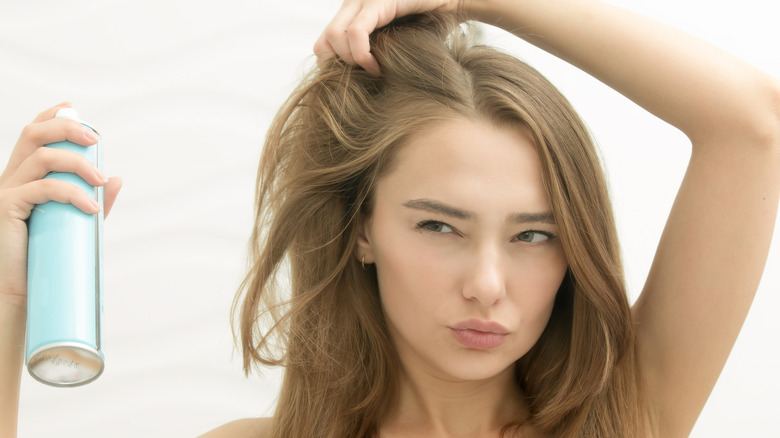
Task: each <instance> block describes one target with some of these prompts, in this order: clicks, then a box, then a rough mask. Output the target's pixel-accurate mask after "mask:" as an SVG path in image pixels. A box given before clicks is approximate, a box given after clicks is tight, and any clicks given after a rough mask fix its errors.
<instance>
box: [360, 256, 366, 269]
mask: <svg viewBox="0 0 780 438" xmlns="http://www.w3.org/2000/svg"><path fill="white" fill-rule="evenodd" d="M360 266H362V267H363V270H364V271H365V270H366V256H363V257H361V259H360Z"/></svg>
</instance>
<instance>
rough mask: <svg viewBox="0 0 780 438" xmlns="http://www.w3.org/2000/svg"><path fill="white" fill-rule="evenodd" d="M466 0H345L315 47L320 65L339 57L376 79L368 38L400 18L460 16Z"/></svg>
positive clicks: (377, 68) (376, 67)
mask: <svg viewBox="0 0 780 438" xmlns="http://www.w3.org/2000/svg"><path fill="white" fill-rule="evenodd" d="M463 1H464V0H344V3H343V4H342V5H341V9H340V10H339V11H338V13H336V16H335V17H334V18H333V20H331V22H330V24H328V26H327V27H326V28H325V30H324V31H323V32H322V35H321V36H320V38H319V39H318V40H317V42H316V43H315V44H314V54H315V55H317V62H318V63H322V62H324V61H326V60H328V59H329V58H331V57H333V56H338V57H339V58H341V59H342V60H344V61H345V62H347V63H348V64H352V65H356V64H357V65H359V66H361V67H363V68H364V69H365V70H366V71H368V72H369V73H371V74H373V75H379V73H380V69H379V64H378V63H377V62H376V59H375V58H374V56H373V55H372V54H371V48H370V47H369V43H368V36H369V35H370V34H371V32H373V31H374V30H375V29H378V28H380V27H382V26H384V25H386V24H388V23H390V22H391V21H393V20H394V19H396V18H400V17H403V16H406V15H410V14H419V13H423V12H431V11H447V12H456V11H458V10H460V9H461V3H462V2H463Z"/></svg>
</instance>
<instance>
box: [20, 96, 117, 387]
mask: <svg viewBox="0 0 780 438" xmlns="http://www.w3.org/2000/svg"><path fill="white" fill-rule="evenodd" d="M56 117H64V118H70V119H75V120H78V116H77V114H76V112H75V111H74V110H73V109H71V108H64V109H61V110H60V111H58V112H57V116H56ZM81 123H82V124H83V125H84V126H86V127H87V128H89V129H92V130H93V131H94V129H93V128H92V127H91V126H89V125H88V124H86V123H84V122H81ZM96 132H97V131H96ZM44 147H50V148H59V149H67V150H70V151H74V152H76V153H79V154H81V155H83V156H85V157H87V158H88V159H89V160H90V161H92V162H93V163H95V164H96V165H97V166H98V168H101V169H102V163H103V157H102V147H101V144H100V142H98V143H97V144H96V145H93V146H88V147H84V146H79V145H76V144H73V143H71V142H68V141H64V142H59V143H53V144H49V145H46V146H44ZM45 178H57V179H60V180H63V181H67V182H69V183H72V184H74V185H76V186H78V187H79V188H81V189H82V190H84V191H85V192H86V193H87V194H89V195H90V196H92V197H93V199H95V200H97V202H98V203H99V204H100V205H103V188H102V187H92V186H91V185H89V184H87V183H86V182H85V181H84V180H83V179H81V177H79V176H78V175H76V174H72V173H60V172H52V173H50V174H48V175H47V176H46V177H45ZM28 230H29V246H28V261H27V341H26V362H27V370H28V371H29V372H30V375H32V376H33V377H34V378H35V379H37V380H39V381H41V382H43V383H46V384H48V385H53V386H78V385H83V384H86V383H89V382H91V381H93V380H95V379H97V378H98V376H100V374H101V373H102V372H103V368H104V356H103V345H102V343H103V272H102V271H103V211H102V210H101V211H100V212H99V213H97V214H94V215H90V214H86V213H83V212H82V211H81V210H79V209H77V208H76V207H74V206H73V205H71V204H60V203H58V202H53V201H52V202H47V203H45V204H40V205H36V206H35V208H34V209H33V212H32V214H31V215H30V219H29V222H28Z"/></svg>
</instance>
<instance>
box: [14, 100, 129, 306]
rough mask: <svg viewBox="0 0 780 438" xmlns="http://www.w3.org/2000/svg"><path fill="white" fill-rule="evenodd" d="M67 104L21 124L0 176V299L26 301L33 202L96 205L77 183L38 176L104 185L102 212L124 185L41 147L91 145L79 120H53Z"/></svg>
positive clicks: (90, 208)
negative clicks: (61, 176)
mask: <svg viewBox="0 0 780 438" xmlns="http://www.w3.org/2000/svg"><path fill="white" fill-rule="evenodd" d="M69 106H70V105H69V104H67V103H64V104H60V105H57V106H55V107H53V108H50V109H48V110H46V111H44V112H43V113H41V114H40V115H38V117H36V118H35V120H34V121H33V122H32V123H31V124H30V125H28V126H27V127H25V128H24V130H23V131H22V134H21V136H20V137H19V141H18V142H17V143H16V146H15V148H14V150H13V152H12V153H11V157H10V159H9V161H8V165H7V167H6V169H5V171H4V172H3V173H2V175H0V299H2V300H9V301H15V302H16V303H19V304H23V303H25V302H26V296H27V291H26V277H27V224H26V223H25V220H26V219H27V218H28V217H30V213H31V211H32V209H33V207H35V205H36V204H42V203H44V202H48V201H57V202H61V203H68V204H73V205H74V206H76V208H78V209H79V210H81V211H83V212H84V213H87V214H94V213H97V212H98V211H100V206H99V205H97V203H95V202H94V201H93V200H92V198H90V196H89V195H88V194H86V193H84V191H83V190H81V189H79V188H78V187H76V186H74V185H72V184H69V183H66V182H63V181H59V180H56V179H51V178H49V179H42V178H43V177H44V176H46V174H48V173H49V172H53V171H56V172H70V173H75V174H77V175H79V176H80V177H81V178H83V179H84V181H86V182H87V183H89V184H91V185H93V186H104V187H105V192H104V198H105V213H108V211H109V210H110V209H111V206H112V205H113V203H114V200H115V199H116V196H117V193H118V192H119V189H120V187H121V185H122V182H121V180H120V179H118V178H112V179H108V178H106V177H105V175H103V173H102V172H101V171H100V170H99V169H98V168H97V167H96V166H95V165H94V164H92V163H91V162H90V161H89V160H87V159H86V158H84V157H83V156H81V155H79V154H76V153H74V152H70V151H65V150H58V149H51V148H43V147H41V146H43V145H45V144H49V143H54V142H59V141H63V140H68V141H71V142H73V143H76V144H79V145H82V146H89V145H92V144H95V143H96V142H97V141H98V137H97V135H95V133H94V132H93V131H92V130H90V129H86V128H85V127H84V126H83V125H82V124H81V123H79V122H76V121H74V120H68V119H55V118H54V115H55V114H56V112H57V110H59V109H61V108H65V107H69Z"/></svg>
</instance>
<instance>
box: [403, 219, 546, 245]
mask: <svg viewBox="0 0 780 438" xmlns="http://www.w3.org/2000/svg"><path fill="white" fill-rule="evenodd" d="M431 225H435V226H438V227H439V228H441V227H448V228H449V229H451V230H452V231H436V230H432V229H431V228H429V227H430V226H431ZM417 229H418V230H420V231H426V232H429V233H432V234H450V233H454V232H455V229H454V228H453V227H452V226H450V225H448V224H446V223H444V222H441V221H436V220H425V221H422V222H419V223H418V224H417ZM526 233H534V234H539V235H542V236H545V237H546V239H544V240H541V241H538V242H534V241H530V242H529V241H526V240H519V239H518V240H515V239H517V238H518V237H519V236H520V235H522V234H526ZM557 237H558V236H556V235H555V234H553V233H550V232H547V231H540V230H526V231H523V232H522V233H517V234H515V235H514V236H513V237H512V241H516V242H523V243H526V244H529V245H544V244H546V243H549V242H550V241H552V240H553V239H555V238H557ZM531 240H533V239H531Z"/></svg>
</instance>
